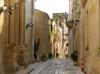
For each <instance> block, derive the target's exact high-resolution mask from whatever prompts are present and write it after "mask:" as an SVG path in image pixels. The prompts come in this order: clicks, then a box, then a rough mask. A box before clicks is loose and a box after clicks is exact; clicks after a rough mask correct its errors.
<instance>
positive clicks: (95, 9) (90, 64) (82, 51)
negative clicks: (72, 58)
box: [75, 0, 100, 74]
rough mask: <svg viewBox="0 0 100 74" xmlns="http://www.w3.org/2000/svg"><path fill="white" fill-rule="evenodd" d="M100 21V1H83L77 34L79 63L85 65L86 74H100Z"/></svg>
mask: <svg viewBox="0 0 100 74" xmlns="http://www.w3.org/2000/svg"><path fill="white" fill-rule="evenodd" d="M77 1H79V0H77ZM99 20H100V1H99V0H81V2H80V18H79V25H78V26H77V31H75V33H76V34H77V35H76V36H77V37H76V38H78V39H76V46H77V49H78V63H79V64H80V66H81V67H82V65H83V67H84V71H85V72H86V74H100V69H99V68H100V66H99V65H100V58H99V57H100V47H99V45H100V30H99V29H100V26H99V25H100V21H99ZM97 60H98V61H97ZM82 62H83V64H82Z"/></svg>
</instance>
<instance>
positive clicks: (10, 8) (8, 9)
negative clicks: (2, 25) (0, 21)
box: [0, 5, 14, 14]
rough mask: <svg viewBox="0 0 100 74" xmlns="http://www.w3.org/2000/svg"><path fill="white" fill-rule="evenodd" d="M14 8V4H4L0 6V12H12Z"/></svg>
mask: <svg viewBox="0 0 100 74" xmlns="http://www.w3.org/2000/svg"><path fill="white" fill-rule="evenodd" d="M13 9H14V7H13V6H9V7H8V6H7V5H4V6H2V7H0V14H1V13H2V12H8V13H9V14H12V10H13Z"/></svg>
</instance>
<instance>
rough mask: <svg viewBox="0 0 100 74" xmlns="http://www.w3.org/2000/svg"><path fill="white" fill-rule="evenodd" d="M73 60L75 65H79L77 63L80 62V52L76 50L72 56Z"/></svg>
mask: <svg viewBox="0 0 100 74" xmlns="http://www.w3.org/2000/svg"><path fill="white" fill-rule="evenodd" d="M71 58H72V60H73V61H74V64H75V65H77V61H78V52H77V50H74V51H73V52H72V54H71Z"/></svg>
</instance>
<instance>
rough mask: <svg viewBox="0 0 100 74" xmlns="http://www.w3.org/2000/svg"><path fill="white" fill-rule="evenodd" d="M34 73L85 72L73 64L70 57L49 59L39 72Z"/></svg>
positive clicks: (74, 73) (60, 73)
mask: <svg viewBox="0 0 100 74" xmlns="http://www.w3.org/2000/svg"><path fill="white" fill-rule="evenodd" d="M31 74H32V73H31ZM33 74H83V73H82V72H81V71H80V69H79V68H78V67H75V66H73V62H72V61H71V60H69V59H67V60H66V59H53V60H50V61H48V64H46V65H45V66H44V67H43V68H42V69H41V70H40V71H39V72H38V73H33Z"/></svg>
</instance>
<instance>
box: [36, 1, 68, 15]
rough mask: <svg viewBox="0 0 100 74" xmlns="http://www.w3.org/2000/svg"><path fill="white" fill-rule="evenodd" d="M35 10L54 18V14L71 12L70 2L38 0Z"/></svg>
mask: <svg viewBox="0 0 100 74" xmlns="http://www.w3.org/2000/svg"><path fill="white" fill-rule="evenodd" d="M35 8H36V9H39V10H41V11H44V12H46V13H48V14H49V16H50V17H52V13H60V12H64V13H65V12H67V13H68V12H69V0H36V2H35Z"/></svg>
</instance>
